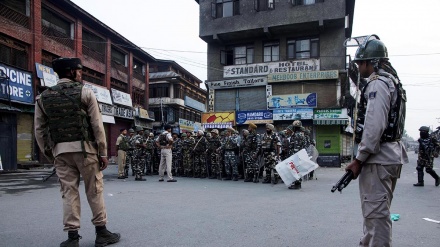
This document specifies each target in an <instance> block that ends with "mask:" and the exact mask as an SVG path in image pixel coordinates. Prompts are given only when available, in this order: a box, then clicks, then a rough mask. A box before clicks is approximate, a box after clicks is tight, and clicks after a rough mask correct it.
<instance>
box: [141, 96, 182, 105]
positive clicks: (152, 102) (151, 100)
mask: <svg viewBox="0 0 440 247" xmlns="http://www.w3.org/2000/svg"><path fill="white" fill-rule="evenodd" d="M161 101H162V104H163V105H180V106H185V101H184V100H183V99H176V98H170V97H163V98H149V99H148V104H149V105H150V106H157V105H160V104H161Z"/></svg>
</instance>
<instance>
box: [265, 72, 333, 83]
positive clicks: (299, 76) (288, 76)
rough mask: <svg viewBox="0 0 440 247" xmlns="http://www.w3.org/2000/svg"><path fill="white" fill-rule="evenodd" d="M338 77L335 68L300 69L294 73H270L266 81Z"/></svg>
mask: <svg viewBox="0 0 440 247" xmlns="http://www.w3.org/2000/svg"><path fill="white" fill-rule="evenodd" d="M338 77H339V72H338V71H337V70H322V71H302V72H294V73H282V74H270V75H269V76H268V79H267V81H268V82H269V83H274V82H285V81H310V80H330V79H338Z"/></svg>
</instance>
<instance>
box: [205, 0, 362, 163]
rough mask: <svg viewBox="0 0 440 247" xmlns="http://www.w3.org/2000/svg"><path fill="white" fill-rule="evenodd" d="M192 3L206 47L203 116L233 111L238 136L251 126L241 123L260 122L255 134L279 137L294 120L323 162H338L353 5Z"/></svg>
mask: <svg viewBox="0 0 440 247" xmlns="http://www.w3.org/2000/svg"><path fill="white" fill-rule="evenodd" d="M196 2H197V3H198V4H199V7H200V23H199V28H200V31H199V36H200V38H201V39H203V40H204V41H205V42H206V43H207V45H208V50H207V54H208V80H207V83H206V86H207V89H208V91H209V93H208V94H209V99H208V111H209V112H212V114H215V113H216V112H227V111H235V112H236V121H235V123H234V124H235V125H236V126H237V127H238V128H239V129H241V128H245V127H247V126H246V123H249V121H241V120H240V119H239V116H241V117H242V118H243V117H245V116H246V115H249V116H251V117H252V116H259V115H260V116H264V117H261V118H260V117H259V118H257V119H254V120H256V121H254V123H261V125H260V126H259V129H258V130H259V131H263V129H264V125H262V124H263V123H267V122H272V123H273V124H274V125H275V127H276V128H277V130H279V131H280V130H283V129H285V128H286V127H287V126H288V125H289V124H292V121H294V120H296V119H299V120H301V121H302V123H303V126H305V127H306V128H308V129H310V130H311V131H312V133H313V136H314V138H315V139H316V141H317V149H318V151H319V152H320V154H321V155H322V156H326V155H327V156H340V155H344V153H343V150H344V149H343V143H344V140H345V139H346V136H345V134H343V133H344V131H343V130H344V128H345V126H346V125H347V123H348V116H347V109H345V108H344V107H343V106H344V97H343V96H344V95H345V88H346V85H347V84H348V79H347V76H346V49H345V47H344V46H343V43H344V40H345V39H346V38H347V37H350V36H351V31H352V29H351V24H352V23H353V13H354V3H355V1H354V0H291V1H279V0H196ZM249 112H250V113H249ZM271 114H272V116H271V117H272V121H271V120H270V117H269V116H270V115H271ZM202 124H203V123H202ZM207 124H208V125H209V123H207Z"/></svg>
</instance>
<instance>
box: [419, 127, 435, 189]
mask: <svg viewBox="0 0 440 247" xmlns="http://www.w3.org/2000/svg"><path fill="white" fill-rule="evenodd" d="M419 131H420V138H419V140H418V142H419V154H418V159H417V167H416V170H417V178H418V182H417V183H416V184H414V186H425V182H424V180H423V176H424V174H423V168H425V169H426V173H428V174H430V175H431V176H432V177H433V178H434V179H435V186H439V185H440V179H439V176H438V175H437V173H436V172H435V171H434V169H433V167H434V157H438V153H437V149H438V146H439V144H438V142H437V139H436V138H434V137H433V136H432V135H431V136H430V135H429V127H428V126H422V127H420V129H419Z"/></svg>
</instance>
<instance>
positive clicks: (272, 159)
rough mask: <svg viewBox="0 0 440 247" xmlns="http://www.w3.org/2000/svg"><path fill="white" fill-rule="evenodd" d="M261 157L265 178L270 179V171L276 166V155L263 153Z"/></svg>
mask: <svg viewBox="0 0 440 247" xmlns="http://www.w3.org/2000/svg"><path fill="white" fill-rule="evenodd" d="M263 157H264V170H265V171H266V177H270V174H271V172H272V169H275V166H276V165H277V159H276V154H275V152H263Z"/></svg>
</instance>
